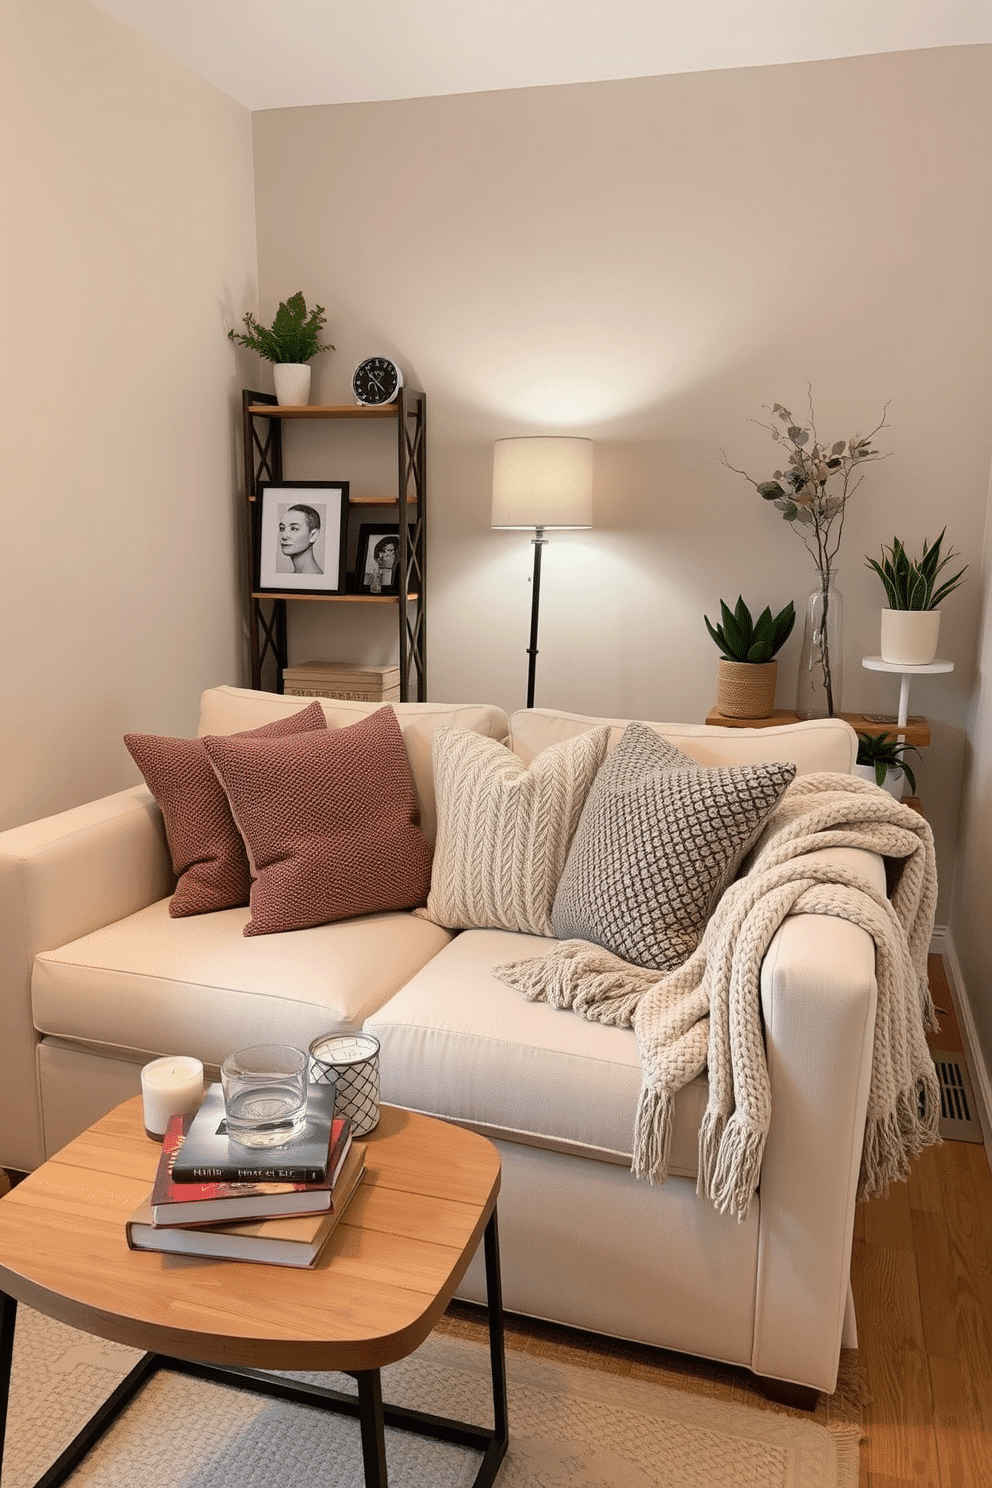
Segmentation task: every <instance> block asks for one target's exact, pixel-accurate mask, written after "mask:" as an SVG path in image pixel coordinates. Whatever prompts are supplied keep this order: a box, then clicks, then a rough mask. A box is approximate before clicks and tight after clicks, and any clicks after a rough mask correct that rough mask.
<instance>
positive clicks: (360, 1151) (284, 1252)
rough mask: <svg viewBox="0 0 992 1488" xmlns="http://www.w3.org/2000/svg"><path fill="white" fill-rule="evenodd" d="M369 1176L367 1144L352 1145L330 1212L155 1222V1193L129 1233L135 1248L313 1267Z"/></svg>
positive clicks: (130, 1222) (133, 1219) (132, 1220)
mask: <svg viewBox="0 0 992 1488" xmlns="http://www.w3.org/2000/svg"><path fill="white" fill-rule="evenodd" d="M364 1173H365V1143H364V1142H352V1144H351V1146H350V1148H349V1149H348V1155H347V1156H346V1158H345V1160H344V1165H343V1166H342V1168H341V1173H340V1176H339V1178H338V1181H337V1184H336V1186H335V1202H334V1208H333V1209H332V1210H330V1211H329V1212H328V1213H326V1214H287V1215H283V1216H281V1217H280V1218H278V1219H253V1220H241V1221H239V1222H238V1223H237V1224H226V1225H193V1226H192V1227H190V1228H186V1227H184V1226H180V1225H154V1224H152V1205H151V1194H149V1195H148V1197H147V1198H146V1199H145V1200H144V1201H143V1202H142V1203H141V1204H139V1205H138V1207H137V1209H136V1210H135V1211H134V1213H133V1214H132V1215H131V1218H130V1219H129V1220H127V1222H126V1223H125V1226H124V1233H125V1236H126V1238H127V1243H128V1246H129V1247H130V1249H131V1250H149V1251H161V1252H164V1253H166V1254H169V1255H189V1256H212V1257H215V1258H216V1259H218V1260H225V1261H255V1262H258V1263H259V1264H263V1265H269V1266H297V1267H304V1266H313V1265H314V1264H315V1263H316V1261H317V1259H318V1257H319V1256H320V1253H321V1251H322V1250H323V1249H324V1246H325V1245H326V1244H327V1242H328V1240H329V1239H330V1237H331V1235H332V1234H333V1232H334V1229H335V1227H336V1225H337V1223H338V1221H339V1220H340V1218H341V1216H342V1214H344V1212H345V1210H346V1209H347V1207H348V1204H349V1202H350V1200H351V1199H352V1197H353V1196H354V1193H355V1190H356V1188H357V1187H358V1185H359V1183H360V1182H361V1181H362V1177H363V1175H364Z"/></svg>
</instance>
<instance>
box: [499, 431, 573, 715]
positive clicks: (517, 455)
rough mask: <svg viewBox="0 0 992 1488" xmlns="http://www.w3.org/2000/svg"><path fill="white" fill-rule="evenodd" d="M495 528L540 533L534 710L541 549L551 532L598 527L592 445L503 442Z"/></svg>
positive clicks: (531, 670)
mask: <svg viewBox="0 0 992 1488" xmlns="http://www.w3.org/2000/svg"><path fill="white" fill-rule="evenodd" d="M492 525H493V526H494V527H511V528H531V527H533V528H534V537H533V538H532V541H533V544H534V584H533V590H532V593H531V606H530V645H529V646H528V647H527V655H528V657H529V658H530V662H529V665H528V669H527V706H528V708H533V706H534V678H535V674H536V671H537V626H538V618H539V616H540V608H541V549H542V548H543V546H544V544H545V543H546V541H547V538H546V537H545V536H544V533H545V530H546V529H547V528H548V527H591V526H592V440H591V439H571V438H565V437H560V438H559V437H557V436H555V435H549V436H547V437H545V436H537V437H534V438H527V439H497V441H496V443H495V445H494V447H493V515H492Z"/></svg>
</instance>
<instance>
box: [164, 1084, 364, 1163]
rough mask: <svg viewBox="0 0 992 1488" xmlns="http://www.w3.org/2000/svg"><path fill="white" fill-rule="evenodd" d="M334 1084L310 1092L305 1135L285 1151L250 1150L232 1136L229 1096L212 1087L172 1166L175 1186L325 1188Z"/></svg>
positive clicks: (291, 1141) (302, 1133) (217, 1087)
mask: <svg viewBox="0 0 992 1488" xmlns="http://www.w3.org/2000/svg"><path fill="white" fill-rule="evenodd" d="M336 1093H337V1087H336V1086H335V1085H333V1084H326V1085H314V1084H311V1085H309V1086H308V1087H307V1119H306V1125H305V1126H304V1127H303V1130H302V1131H301V1132H299V1133H298V1134H297V1135H296V1136H295V1137H293V1138H292V1139H291V1140H290V1141H288V1142H284V1143H283V1145H282V1146H281V1147H246V1146H245V1145H244V1144H243V1143H241V1142H236V1141H234V1140H233V1139H232V1138H231V1137H229V1136H228V1134H227V1122H226V1120H225V1115H224V1091H223V1089H222V1087H221V1085H220V1084H219V1083H215V1084H213V1085H208V1086H207V1092H206V1094H205V1095H204V1097H203V1103H202V1105H201V1106H200V1108H199V1110H198V1111H197V1112H196V1114H195V1115H194V1117H193V1120H192V1121H191V1122H190V1128H189V1131H188V1132H187V1133H186V1135H185V1137H184V1138H183V1144H182V1146H181V1147H180V1149H179V1151H178V1152H177V1153H176V1156H175V1158H174V1160H173V1164H172V1178H173V1182H175V1183H217V1182H220V1183H323V1181H324V1179H325V1178H326V1177H327V1165H328V1160H329V1156H330V1148H331V1133H332V1129H333V1124H334V1097H335V1095H336Z"/></svg>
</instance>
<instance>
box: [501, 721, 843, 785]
mask: <svg viewBox="0 0 992 1488" xmlns="http://www.w3.org/2000/svg"><path fill="white" fill-rule="evenodd" d="M634 721H636V720H632V719H629V718H590V717H587V716H586V715H584V714H582V713H560V712H558V711H557V710H556V709H553V708H527V709H521V710H520V711H519V712H517V713H514V714H512V715H511V717H510V725H509V728H510V748H511V749H512V750H513V752H514V754H518V755H519V756H520V758H521V759H522V760H523V761H524V763H525V764H529V763H530V761H531V760H532V759H533V758H534V756H535V755H536V754H539V753H540V752H541V750H542V749H547V748H548V746H549V745H550V744H557V743H560V742H561V740H562V739H571V738H574V736H575V735H576V734H580V733H582V732H584V730H585V729H590V728H595V727H596V725H597V724H600V723H609V724H611V725H612V731H611V736H610V749H613V748H614V747H615V746H616V744H617V743H618V742H619V740H620V736H621V734H622V733H623V731H624V729H625V728H626V727H627V724H628V723H631V722H634ZM640 721H643V722H647V723H648V727H649V728H652V729H654V731H655V732H656V733H658V734H661V736H662V738H663V739H667V740H668V742H669V743H670V744H674V745H675V746H676V748H678V749H681V750H682V752H683V753H684V754H687V755H688V756H689V757H690V759H693V760H695V761H696V764H697V765H756V764H765V763H769V762H778V761H781V762H783V763H785V764H792V765H795V767H796V774H797V775H812V774H814V773H815V772H816V771H819V770H833V771H836V772H837V773H838V774H841V775H850V774H851V773H852V771H853V768H854V762H855V760H856V758H857V754H858V736H857V734H856V733H855V732H854V730H853V728H852V727H851V725H850V724H849V723H845V722H844V720H843V718H811V719H807V720H804V721H803V722H801V723H788V724H782V725H781V726H778V725H777V726H776V727H774V728H720V727H713V728H711V727H710V726H709V725H708V724H705V723H651V722H649V721H648V720H640Z"/></svg>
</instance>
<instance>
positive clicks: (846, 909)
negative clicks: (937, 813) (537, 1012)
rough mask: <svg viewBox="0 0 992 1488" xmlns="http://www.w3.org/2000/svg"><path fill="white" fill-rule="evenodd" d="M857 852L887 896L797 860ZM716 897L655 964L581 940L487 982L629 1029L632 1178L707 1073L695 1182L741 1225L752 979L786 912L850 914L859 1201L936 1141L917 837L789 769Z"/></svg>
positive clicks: (748, 1130) (879, 809)
mask: <svg viewBox="0 0 992 1488" xmlns="http://www.w3.org/2000/svg"><path fill="white" fill-rule="evenodd" d="M826 847H858V848H866V849H868V850H869V851H872V852H876V853H880V854H881V855H882V856H883V857H884V858H886V859H887V860H888V864H889V876H890V878H894V880H895V882H894V884H893V885H891V886H890V891H889V896H888V897H886V895H885V894H884V893H881V892H877V891H875V890H874V889H873V888H872V887H871V886H870V885H868V884H867V883H866V882H865V880H864V879H863V878H862V877H861V876H859V875H858V874H857V873H855V872H852V871H850V870H849V869H847V868H845V867H843V866H840V865H838V864H835V863H831V862H830V861H829V860H828V861H823V860H822V859H818V858H816V857H815V856H811V854H815V853H817V852H818V850H819V849H821V848H826ZM746 870H747V871H746V872H745V873H744V874H743V875H742V876H741V877H739V878H738V879H737V880H736V881H735V882H734V883H732V884H731V885H730V887H729V888H728V889H727V890H726V892H725V893H724V895H723V897H722V898H721V900H720V902H719V903H718V905H717V907H716V909H715V911H714V913H713V915H712V916H711V918H710V920H709V922H708V924H707V927H706V930H705V932H704V934H703V938H702V940H701V941H700V943H699V946H698V947H697V949H696V950H695V951H694V952H693V954H692V955H691V956H690V957H689V959H688V960H687V961H685V962H684V963H683V965H682V966H680V967H677V968H676V969H675V970H674V971H670V972H665V973H659V972H657V971H651V970H646V969H644V968H641V967H637V966H632V965H631V964H630V963H629V962H626V961H622V960H621V959H620V958H619V957H618V956H614V955H612V954H611V953H610V952H609V951H606V950H603V949H602V948H601V947H599V946H597V945H593V944H590V943H589V942H587V941H580V940H566V941H562V942H561V943H560V944H559V945H558V946H556V947H555V949H554V950H553V951H551V952H550V953H548V954H547V955H546V956H541V957H537V958H535V959H533V960H528V961H518V962H513V963H508V964H505V965H503V966H498V967H496V968H495V975H496V976H497V977H499V978H500V980H501V981H503V982H506V983H507V984H508V985H509V986H511V987H515V988H517V989H518V990H519V991H521V992H522V993H523V994H524V995H525V996H526V997H528V998H529V999H531V1000H545V1001H547V1002H549V1003H551V1004H552V1005H554V1006H556V1007H565V1008H571V1009H572V1010H573V1011H574V1012H576V1013H578V1014H579V1015H580V1016H581V1017H584V1018H589V1019H592V1020H594V1021H598V1022H602V1023H608V1024H613V1025H617V1026H621V1027H630V1028H632V1029H633V1030H634V1034H635V1036H636V1038H637V1044H638V1050H639V1053H640V1059H641V1067H642V1086H641V1092H640V1098H639V1102H638V1107H637V1114H636V1119H635V1129H634V1142H633V1154H634V1160H633V1164H632V1171H633V1172H634V1174H635V1175H636V1176H637V1177H639V1178H646V1179H648V1180H649V1181H651V1182H663V1181H664V1179H665V1176H666V1173H667V1167H668V1156H669V1148H670V1144H671V1130H672V1110H673V1101H674V1097H675V1094H676V1092H677V1091H679V1090H680V1089H681V1088H682V1087H683V1086H684V1085H686V1084H688V1082H689V1081H690V1080H692V1079H694V1078H695V1076H696V1075H698V1074H699V1073H700V1072H701V1071H702V1070H703V1069H706V1068H708V1077H709V1102H708V1105H707V1109H706V1112H705V1115H704V1117H703V1121H702V1124H701V1126H700V1131H699V1176H698V1180H697V1191H698V1192H699V1193H700V1194H701V1195H704V1196H706V1197H708V1198H709V1199H710V1200H711V1201H712V1202H713V1204H714V1205H715V1206H716V1208H717V1209H718V1210H719V1211H721V1212H728V1211H729V1212H730V1213H732V1214H735V1215H736V1216H737V1218H738V1219H739V1220H741V1219H743V1218H744V1217H745V1215H746V1214H747V1212H748V1209H749V1207H750V1203H751V1198H752V1196H753V1194H754V1192H755V1190H756V1188H757V1185H758V1178H759V1174H760V1169H761V1159H762V1154H763V1152H764V1147H765V1141H766V1138H767V1135H768V1127H769V1122H770V1119H771V1089H770V1084H769V1079H768V1070H767V1065H766V1061H765V1053H764V1041H763V1036H762V1021H761V999H760V991H759V981H760V974H761V963H762V960H763V958H764V955H765V952H766V950H767V948H768V945H769V942H770V941H771V939H772V936H773V935H774V934H775V932H776V930H777V929H778V927H779V925H781V923H782V921H783V920H784V919H785V918H786V916H787V915H792V914H801V913H807V914H825V915H836V916H838V917H839V918H841V919H846V920H851V921H853V923H854V924H856V925H860V926H861V927H862V928H863V929H865V930H866V931H867V932H868V934H869V935H870V936H871V937H872V939H873V940H874V942H875V949H876V961H875V970H876V980H877V983H878V1013H877V1016H876V1019H875V1035H874V1049H873V1060H872V1070H871V1080H870V1086H869V1095H868V1113H867V1122H866V1129H865V1140H864V1148H863V1152H862V1161H861V1173H860V1182H859V1196H861V1197H868V1196H869V1195H871V1194H873V1193H878V1192H881V1191H884V1189H885V1188H886V1187H887V1186H888V1184H889V1183H891V1182H893V1181H895V1180H898V1179H901V1178H905V1177H906V1175H907V1173H908V1170H909V1164H910V1160H911V1158H912V1157H914V1156H915V1155H916V1154H918V1153H919V1152H920V1151H922V1149H923V1148H924V1147H926V1146H928V1145H930V1144H932V1143H935V1142H938V1141H939V1140H940V1139H939V1137H938V1134H937V1123H938V1119H939V1115H940V1090H939V1085H938V1081H937V1076H936V1072H935V1070H934V1067H933V1061H932V1059H931V1057H930V1052H929V1050H928V1048H927V1043H926V1037H925V1034H926V1031H927V1030H928V1029H932V1028H934V1027H936V1017H935V1013H934V1008H933V1003H932V1002H931V999H930V991H929V986H928V981H927V954H928V950H929V945H930V936H931V933H932V930H933V919H934V908H935V903H936V891H937V878H936V869H935V864H934V850H933V834H932V832H931V830H930V827H929V826H928V824H927V823H926V821H925V820H924V819H923V817H922V816H920V815H919V813H918V812H915V811H913V810H912V809H911V808H910V807H908V806H903V805H902V804H901V802H898V801H896V800H895V799H894V798H893V797H892V796H890V795H889V794H888V793H887V792H885V791H881V790H879V789H878V787H877V786H875V785H872V784H870V783H869V782H868V781H865V780H861V779H860V778H859V777H857V776H849V775H838V774H827V773H822V774H816V775H805V776H800V777H799V778H798V779H796V780H795V781H794V782H793V783H792V785H791V786H790V787H789V789H788V790H787V791H786V793H785V795H784V796H783V798H782V800H781V802H780V803H779V805H778V807H777V808H776V810H775V811H774V812H773V814H772V816H771V817H770V819H769V822H768V824H767V826H766V827H765V829H764V831H763V833H762V834H761V836H760V837H759V839H758V841H757V843H756V845H755V847H754V849H753V850H752V852H751V854H750V857H749V859H748V863H747V865H746Z"/></svg>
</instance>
